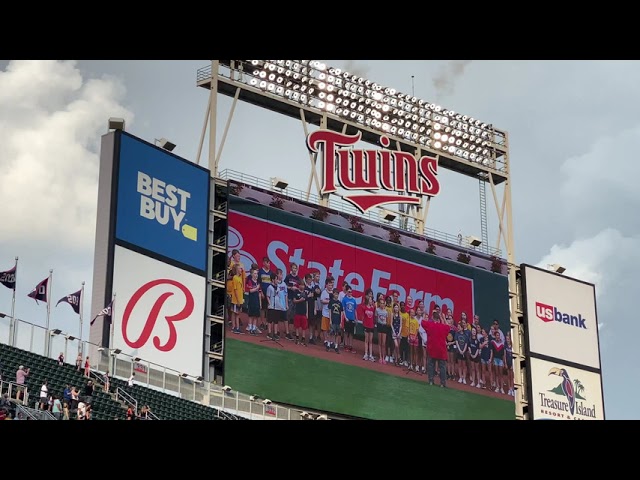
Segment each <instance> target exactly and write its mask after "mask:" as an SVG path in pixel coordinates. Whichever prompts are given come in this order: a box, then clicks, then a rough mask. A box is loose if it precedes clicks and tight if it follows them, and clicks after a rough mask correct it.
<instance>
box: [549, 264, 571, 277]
mask: <svg viewBox="0 0 640 480" xmlns="http://www.w3.org/2000/svg"><path fill="white" fill-rule="evenodd" d="M549 270H551V271H552V272H556V273H559V274H561V275H562V274H563V273H564V272H565V271H566V270H567V269H566V268H564V267H563V266H562V265H559V264H557V263H553V264H550V265H549Z"/></svg>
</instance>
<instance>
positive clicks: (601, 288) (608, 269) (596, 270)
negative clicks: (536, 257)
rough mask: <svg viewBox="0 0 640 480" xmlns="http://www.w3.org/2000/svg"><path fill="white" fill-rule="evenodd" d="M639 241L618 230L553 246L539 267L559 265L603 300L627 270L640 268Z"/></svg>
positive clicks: (605, 231) (607, 230) (602, 232)
mask: <svg viewBox="0 0 640 480" xmlns="http://www.w3.org/2000/svg"><path fill="white" fill-rule="evenodd" d="M638 241H640V239H639V238H632V237H624V236H623V235H622V234H621V233H620V232H619V231H618V230H616V229H613V228H607V229H605V230H602V231H600V232H599V233H598V234H596V235H595V236H593V237H590V238H582V239H578V240H574V241H573V242H572V243H571V244H570V245H553V246H552V247H551V249H550V250H549V253H548V254H547V255H545V256H544V257H543V258H542V259H541V260H540V262H538V266H539V267H541V268H546V267H547V266H548V265H550V264H554V263H558V264H560V265H562V266H563V267H565V268H566V269H567V270H566V272H565V275H567V276H569V277H573V278H577V279H579V280H583V281H585V282H590V283H593V284H595V286H596V296H598V297H601V296H604V294H605V293H606V292H607V290H608V289H610V288H612V287H613V286H615V285H616V283H617V281H618V279H619V278H620V275H621V274H622V271H623V270H626V269H628V268H629V267H630V266H631V265H633V266H636V267H640V252H638V250H637V245H638Z"/></svg>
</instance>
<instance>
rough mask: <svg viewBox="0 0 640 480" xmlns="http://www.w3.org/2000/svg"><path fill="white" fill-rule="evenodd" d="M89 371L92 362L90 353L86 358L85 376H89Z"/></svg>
mask: <svg viewBox="0 0 640 480" xmlns="http://www.w3.org/2000/svg"><path fill="white" fill-rule="evenodd" d="M89 372H91V363H90V362H89V355H87V358H85V360H84V376H85V377H87V378H88V377H89Z"/></svg>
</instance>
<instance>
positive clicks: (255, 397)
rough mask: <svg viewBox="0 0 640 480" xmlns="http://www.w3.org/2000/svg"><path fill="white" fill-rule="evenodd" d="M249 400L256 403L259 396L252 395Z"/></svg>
mask: <svg viewBox="0 0 640 480" xmlns="http://www.w3.org/2000/svg"><path fill="white" fill-rule="evenodd" d="M249 400H251V401H252V402H255V401H256V400H258V396H257V395H251V396H250V397H249Z"/></svg>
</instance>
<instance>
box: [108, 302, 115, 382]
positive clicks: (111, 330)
mask: <svg viewBox="0 0 640 480" xmlns="http://www.w3.org/2000/svg"><path fill="white" fill-rule="evenodd" d="M115 304H116V294H115V293H114V294H113V297H111V318H110V319H109V353H111V350H113V349H114V348H113V307H114V305H115ZM111 361H112V362H113V363H112V364H111V366H110V370H111V375H115V373H116V357H115V355H111Z"/></svg>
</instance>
